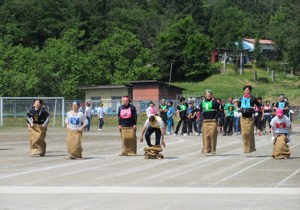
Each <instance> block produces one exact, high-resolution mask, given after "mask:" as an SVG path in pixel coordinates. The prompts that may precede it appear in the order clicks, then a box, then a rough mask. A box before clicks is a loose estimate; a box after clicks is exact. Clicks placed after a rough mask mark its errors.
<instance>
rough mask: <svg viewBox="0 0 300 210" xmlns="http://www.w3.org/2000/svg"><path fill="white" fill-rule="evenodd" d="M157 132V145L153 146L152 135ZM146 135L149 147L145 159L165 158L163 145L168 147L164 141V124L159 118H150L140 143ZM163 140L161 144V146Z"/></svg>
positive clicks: (146, 149) (145, 125)
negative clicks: (162, 152)
mask: <svg viewBox="0 0 300 210" xmlns="http://www.w3.org/2000/svg"><path fill="white" fill-rule="evenodd" d="M145 132H146V133H145ZM154 132H155V145H153V144H151V139H150V137H151V134H152V133H154ZM144 134H145V138H146V142H147V145H148V147H146V148H145V158H146V159H148V158H163V156H162V154H159V153H160V152H161V151H162V148H161V145H163V146H164V147H165V146H166V144H165V141H164V123H163V121H162V119H161V118H160V117H158V116H153V115H152V116H150V117H149V118H148V119H147V120H146V122H145V124H144V128H143V130H142V133H141V137H140V142H143V136H144ZM160 139H161V144H160Z"/></svg>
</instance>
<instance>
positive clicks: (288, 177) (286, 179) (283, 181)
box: [276, 168, 300, 187]
mask: <svg viewBox="0 0 300 210" xmlns="http://www.w3.org/2000/svg"><path fill="white" fill-rule="evenodd" d="M299 172H300V168H298V169H297V170H295V171H294V172H293V173H291V174H290V175H289V176H287V177H286V178H284V179H283V180H281V181H280V182H278V183H277V184H276V187H279V186H281V185H282V184H284V183H285V182H286V181H288V180H289V179H291V178H292V177H293V176H295V175H296V174H297V173H299Z"/></svg>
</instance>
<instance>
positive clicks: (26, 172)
mask: <svg viewBox="0 0 300 210" xmlns="http://www.w3.org/2000/svg"><path fill="white" fill-rule="evenodd" d="M178 139H179V141H176V142H172V143H173V144H175V143H180V142H182V141H184V139H181V138H178ZM172 143H170V144H172ZM189 146H191V145H189ZM141 150H143V148H141V149H140V151H141ZM111 156H118V154H115V153H114V154H112V155H111ZM95 160H97V159H87V160H84V161H76V162H72V163H65V164H59V165H54V166H48V167H44V168H37V169H33V170H28V171H22V172H17V173H13V174H7V175H3V176H0V180H1V179H6V178H11V177H16V176H21V175H26V174H31V173H36V172H41V171H47V170H51V169H54V168H61V167H66V166H71V165H77V164H82V163H86V161H95ZM132 160H133V159H130V160H126V161H132ZM126 161H125V162H126ZM119 162H120V161H119ZM123 162H124V160H123ZM100 167H101V166H100Z"/></svg>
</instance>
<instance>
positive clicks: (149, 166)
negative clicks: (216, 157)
mask: <svg viewBox="0 0 300 210" xmlns="http://www.w3.org/2000/svg"><path fill="white" fill-rule="evenodd" d="M233 144H237V142H234V143H229V144H226V145H223V147H225V146H230V145H233ZM187 146H188V145H187ZM190 146H191V145H190ZM182 148H183V147H180V148H177V150H178V149H182ZM200 153H201V151H200V150H197V151H194V152H191V153H189V154H185V155H181V156H179V157H180V158H186V157H190V156H193V155H195V154H200ZM173 161H177V159H170V160H168V159H165V160H160V161H158V162H153V163H150V164H146V165H143V166H138V167H135V168H130V169H128V170H125V171H122V172H116V173H113V174H110V175H109V176H108V177H109V178H113V177H119V176H124V175H128V174H132V173H137V172H140V171H143V170H147V169H150V168H153V167H156V166H159V165H163V164H166V163H169V162H173ZM197 164H198V163H197ZM97 179H103V177H99V178H95V179H94V180H97ZM94 180H93V181H94Z"/></svg>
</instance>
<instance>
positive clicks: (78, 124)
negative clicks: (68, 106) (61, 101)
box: [65, 101, 88, 160]
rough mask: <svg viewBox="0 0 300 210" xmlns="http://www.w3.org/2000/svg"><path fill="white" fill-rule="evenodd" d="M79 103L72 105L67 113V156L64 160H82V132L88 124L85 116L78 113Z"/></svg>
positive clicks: (75, 102)
mask: <svg viewBox="0 0 300 210" xmlns="http://www.w3.org/2000/svg"><path fill="white" fill-rule="evenodd" d="M78 109H79V102H77V101H74V102H73V103H72V110H71V111H69V112H68V113H67V117H66V119H65V122H66V124H67V131H68V133H67V139H66V141H67V149H68V153H69V156H68V157H66V158H65V159H67V160H69V159H77V160H80V159H83V158H82V131H83V129H84V128H85V126H86V125H87V124H88V121H87V119H86V117H85V115H84V114H83V113H82V112H78Z"/></svg>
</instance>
